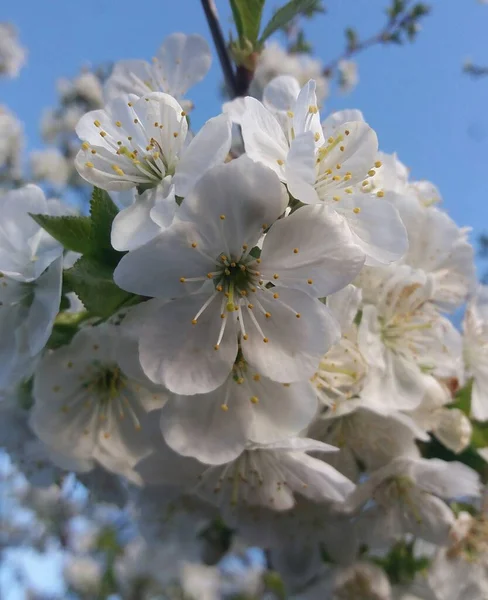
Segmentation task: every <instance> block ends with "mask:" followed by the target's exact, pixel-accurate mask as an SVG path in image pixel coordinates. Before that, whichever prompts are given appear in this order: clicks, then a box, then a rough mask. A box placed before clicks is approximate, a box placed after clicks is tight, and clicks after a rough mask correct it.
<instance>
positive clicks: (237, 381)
mask: <svg viewBox="0 0 488 600" xmlns="http://www.w3.org/2000/svg"><path fill="white" fill-rule="evenodd" d="M236 383H237V384H238V385H242V384H243V383H244V377H239V379H236Z"/></svg>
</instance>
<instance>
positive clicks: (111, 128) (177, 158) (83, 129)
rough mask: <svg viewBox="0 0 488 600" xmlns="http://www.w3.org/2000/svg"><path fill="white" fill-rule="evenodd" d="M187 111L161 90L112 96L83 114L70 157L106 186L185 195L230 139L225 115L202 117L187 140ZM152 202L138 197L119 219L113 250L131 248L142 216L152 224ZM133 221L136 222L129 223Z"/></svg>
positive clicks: (224, 151)
mask: <svg viewBox="0 0 488 600" xmlns="http://www.w3.org/2000/svg"><path fill="white" fill-rule="evenodd" d="M185 115H186V113H185V112H184V111H183V110H182V108H181V106H180V105H179V104H178V102H177V101H176V100H175V99H174V98H172V97H171V96H168V95H167V94H163V93H159V92H156V93H153V94H149V95H148V96H144V97H143V98H140V99H138V98H136V97H134V96H133V97H131V99H130V100H129V101H126V100H125V99H121V98H119V99H116V100H114V101H113V102H112V103H110V104H109V105H108V107H107V109H104V110H97V111H92V112H89V113H87V114H86V115H84V117H83V118H82V119H81V120H80V122H79V123H78V125H77V128H76V132H77V134H78V136H79V137H80V138H81V139H82V140H84V141H83V144H82V147H81V150H80V151H79V152H78V155H77V157H76V160H75V164H76V168H77V169H78V172H79V173H80V175H81V176H82V177H83V178H84V179H86V180H87V181H88V182H89V183H92V184H93V185H97V186H98V187H101V188H103V189H106V190H112V191H122V190H128V189H131V188H134V187H136V186H137V187H138V188H143V189H144V188H154V187H157V186H159V185H160V184H161V183H162V187H160V189H159V193H160V194H161V197H162V198H164V194H166V195H169V193H171V191H172V189H173V188H172V185H171V184H173V185H174V193H175V194H176V195H177V196H181V197H184V196H186V195H187V194H188V193H189V192H190V191H191V189H192V188H193V186H194V185H195V183H196V182H197V181H198V179H199V178H200V177H201V176H202V175H203V174H204V173H205V172H206V171H207V170H208V169H209V168H210V167H212V166H214V165H217V164H219V163H222V162H223V161H224V159H225V158H226V156H227V154H228V151H229V149H230V143H231V128H230V122H229V120H228V118H227V117H226V116H224V115H220V116H218V117H215V118H213V119H210V120H209V121H207V123H206V124H205V125H204V126H203V127H202V129H201V130H200V131H199V133H198V134H197V135H196V136H195V137H194V138H193V139H192V140H191V141H190V139H189V136H188V123H187V120H186V116H185ZM153 207H154V204H152V203H151V202H148V201H147V198H146V197H145V196H144V195H143V196H142V197H140V198H137V199H136V201H135V203H134V204H133V205H132V206H131V207H129V209H126V211H123V215H122V216H119V217H118V220H117V225H116V226H117V227H120V228H121V229H122V231H121V232H119V233H120V235H119V236H117V242H118V248H119V249H122V248H124V249H128V248H132V247H134V240H133V239H132V238H133V237H137V236H140V231H139V230H138V225H137V223H139V222H140V221H141V220H142V221H143V223H147V224H148V227H153V228H154V221H153V220H152V219H151V218H150V216H149V213H150V211H151V209H152V208H153ZM132 223H135V225H132Z"/></svg>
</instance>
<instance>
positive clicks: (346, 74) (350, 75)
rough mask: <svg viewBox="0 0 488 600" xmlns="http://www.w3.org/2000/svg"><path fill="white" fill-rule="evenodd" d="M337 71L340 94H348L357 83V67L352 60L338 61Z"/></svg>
mask: <svg viewBox="0 0 488 600" xmlns="http://www.w3.org/2000/svg"><path fill="white" fill-rule="evenodd" d="M337 68H338V70H339V87H340V90H341V92H343V93H344V94H348V93H349V92H352V90H353V89H354V88H355V87H356V86H357V84H358V83H359V74H358V65H357V63H355V62H354V61H353V60H340V61H339V64H338V65H337Z"/></svg>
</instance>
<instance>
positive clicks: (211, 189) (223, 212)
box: [178, 156, 288, 259]
mask: <svg viewBox="0 0 488 600" xmlns="http://www.w3.org/2000/svg"><path fill="white" fill-rule="evenodd" d="M287 203H288V197H287V194H286V191H285V189H284V187H283V186H282V185H281V183H280V182H279V180H278V178H277V177H276V175H275V174H274V173H273V172H272V171H270V170H269V169H267V168H266V167H264V166H262V165H260V164H257V163H255V162H253V161H252V160H250V159H249V158H248V157H247V156H241V157H240V158H238V159H236V160H233V161H231V162H230V163H227V164H224V165H219V166H216V167H213V168H212V169H211V170H210V171H208V172H207V173H206V174H205V175H204V176H203V177H202V178H201V179H200V181H199V182H198V184H197V186H196V187H195V188H194V189H193V191H192V193H191V194H190V195H189V196H187V197H186V198H185V200H184V201H183V203H182V205H181V207H180V209H179V211H178V218H180V219H182V220H188V221H192V222H193V223H195V224H196V226H197V227H198V230H199V232H200V234H201V236H202V237H203V238H204V239H205V251H206V252H207V253H210V255H211V256H215V257H216V258H217V257H218V256H219V255H220V253H221V252H225V253H226V254H227V255H228V256H230V257H232V258H235V259H237V258H239V257H240V256H241V254H242V245H243V244H244V243H246V244H247V245H248V246H249V248H252V247H253V246H255V245H256V243H257V242H258V240H259V238H260V237H261V234H262V231H263V225H265V226H266V227H269V225H271V224H272V223H274V221H276V219H278V217H279V216H280V215H281V214H282V213H283V212H284V210H285V208H286V205H287Z"/></svg>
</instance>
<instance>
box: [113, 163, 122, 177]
mask: <svg viewBox="0 0 488 600" xmlns="http://www.w3.org/2000/svg"><path fill="white" fill-rule="evenodd" d="M112 169H113V170H114V171H115V172H116V173H117V175H125V173H124V171H123V170H122V169H121V168H120V167H119V166H118V165H112Z"/></svg>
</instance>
